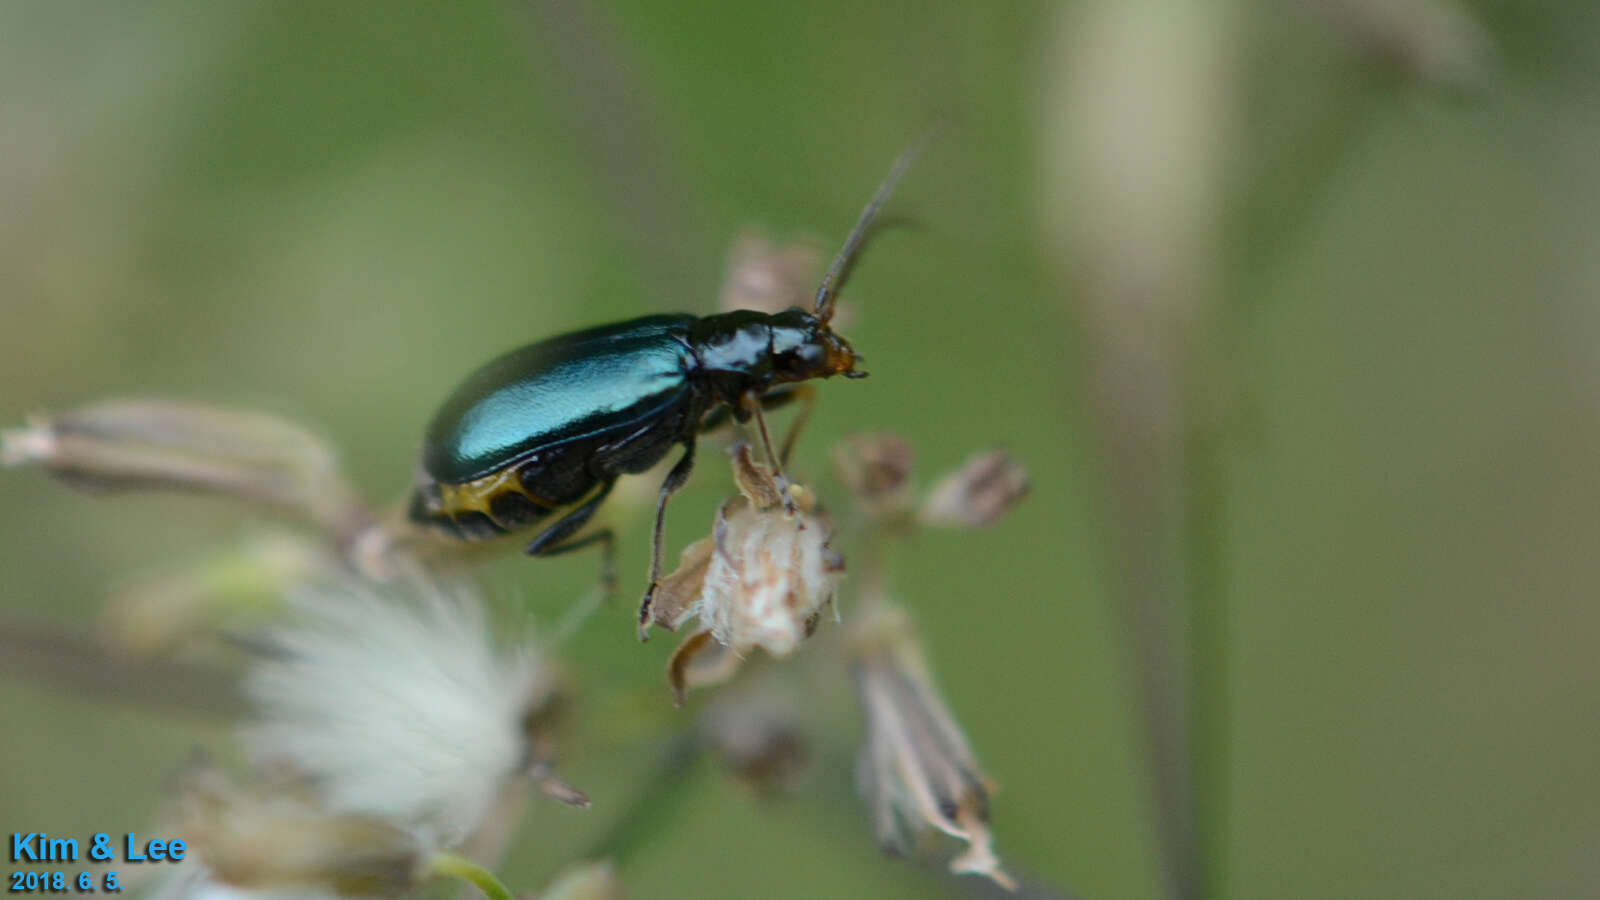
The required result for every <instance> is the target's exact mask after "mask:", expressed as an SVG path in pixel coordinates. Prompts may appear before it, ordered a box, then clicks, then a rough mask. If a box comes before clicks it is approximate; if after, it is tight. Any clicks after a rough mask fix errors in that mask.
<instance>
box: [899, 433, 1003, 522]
mask: <svg viewBox="0 0 1600 900" xmlns="http://www.w3.org/2000/svg"><path fill="white" fill-rule="evenodd" d="M1027 494H1028V470H1027V469H1024V468H1023V467H1022V464H1021V463H1019V462H1017V461H1016V460H1014V459H1012V458H1011V454H1010V453H1009V452H1007V451H1006V450H1003V449H996V450H986V451H983V452H981V453H978V454H976V455H974V456H973V457H972V458H971V459H968V460H967V461H966V463H965V464H963V465H962V467H961V468H960V469H957V470H956V471H954V472H951V473H950V474H948V475H946V476H945V477H944V478H941V479H940V480H939V483H938V484H936V485H934V487H933V490H931V491H929V492H928V498H927V499H926V500H924V501H923V503H922V509H921V510H920V512H919V513H918V518H919V519H920V520H921V521H922V522H923V523H925V524H928V525H943V526H947V527H965V528H984V527H987V526H989V525H993V524H994V523H995V522H997V521H999V519H1000V517H1001V516H1003V515H1005V514H1006V513H1007V512H1009V511H1010V510H1011V507H1013V506H1016V505H1017V503H1018V501H1020V500H1021V499H1022V498H1023V497H1025V496H1027Z"/></svg>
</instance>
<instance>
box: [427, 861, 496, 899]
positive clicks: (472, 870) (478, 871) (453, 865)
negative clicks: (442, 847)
mask: <svg viewBox="0 0 1600 900" xmlns="http://www.w3.org/2000/svg"><path fill="white" fill-rule="evenodd" d="M428 874H429V875H432V876H434V877H437V878H455V879H459V880H461V881H465V882H467V883H468V884H470V885H472V886H473V887H475V888H477V889H478V890H480V891H482V892H483V895H484V896H485V897H488V898H489V900H516V896H515V895H514V894H512V893H511V889H510V888H508V887H506V886H505V884H504V883H503V882H501V880H500V879H499V878H496V877H495V874H494V873H493V872H491V871H489V870H488V869H485V868H484V867H483V866H480V865H478V864H477V863H476V862H473V861H472V860H470V859H468V858H466V857H465V856H458V855H457V854H454V853H436V854H434V856H433V859H432V861H431V862H429V864H428Z"/></svg>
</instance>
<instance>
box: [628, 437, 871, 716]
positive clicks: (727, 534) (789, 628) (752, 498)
mask: <svg viewBox="0 0 1600 900" xmlns="http://www.w3.org/2000/svg"><path fill="white" fill-rule="evenodd" d="M733 460H734V464H733V472H734V480H735V482H736V483H737V484H738V486H739V491H740V496H738V497H734V498H733V499H731V500H729V501H727V502H726V503H724V504H723V505H722V508H721V509H719V510H717V517H716V524H715V525H714V527H713V528H712V534H711V537H709V538H703V539H701V540H699V541H696V542H695V543H693V544H690V545H689V546H688V547H686V548H685V549H684V551H683V556H682V558H681V560H680V561H679V564H678V568H677V570H676V571H674V572H673V573H672V574H671V575H668V576H667V577H666V578H665V579H664V580H663V581H662V582H661V585H660V587H659V588H658V589H657V591H656V598H655V603H654V605H653V606H652V607H651V608H650V619H649V621H650V622H654V623H655V624H658V625H661V626H662V627H664V628H667V629H672V630H675V629H677V627H678V626H679V625H681V624H683V623H684V622H685V621H686V620H688V619H689V618H691V617H695V616H698V617H699V618H700V621H701V628H700V630H698V631H696V632H694V633H693V634H690V635H689V636H688V637H687V638H685V639H684V641H683V643H681V644H679V645H678V649H677V651H676V652H674V653H673V656H672V660H671V662H670V663H669V672H670V676H671V681H672V687H673V691H674V693H675V695H676V696H677V698H678V702H679V704H680V705H681V704H682V702H683V698H684V695H685V694H686V693H687V692H688V690H689V689H690V688H691V687H695V686H699V685H707V684H715V683H717V682H720V681H724V680H726V679H727V678H728V677H731V676H732V674H733V672H734V671H736V670H737V668H738V663H739V660H740V659H741V658H742V657H743V656H744V655H745V654H747V653H749V652H750V651H751V650H753V649H755V648H757V647H759V648H761V649H762V650H765V651H766V652H767V653H769V654H771V655H772V656H775V657H780V658H781V657H784V656H788V655H789V654H790V653H793V652H794V650H795V648H797V647H798V646H799V645H800V642H801V641H803V640H805V639H806V638H808V637H810V636H811V634H812V633H813V632H815V631H816V629H817V623H818V621H819V620H820V619H821V618H822V613H823V611H824V610H825V609H826V608H827V607H829V606H831V605H832V604H833V600H834V595H835V593H836V592H837V591H838V587H839V579H840V578H841V577H842V575H843V573H844V558H843V557H842V556H840V555H839V554H838V552H836V551H835V550H834V549H833V548H832V547H830V546H829V545H828V537H829V535H830V533H831V527H830V525H829V524H828V521H827V519H826V518H824V517H823V516H822V515H821V514H820V513H819V512H818V510H817V508H816V500H815V497H814V496H813V495H812V494H811V493H810V492H809V491H807V490H806V489H804V488H803V487H799V486H793V487H791V488H790V496H792V497H793V499H794V502H795V507H796V513H795V515H792V516H791V515H789V514H787V513H786V512H785V511H784V508H783V493H782V490H781V488H780V487H779V483H778V481H777V480H776V479H775V478H774V476H773V474H772V473H771V472H770V471H769V470H768V469H767V468H766V467H764V466H761V465H758V464H757V463H755V462H754V461H753V460H752V459H751V458H750V452H749V448H748V446H747V445H744V444H740V445H739V446H738V447H736V448H735V449H734V453H733ZM647 624H648V623H647ZM713 642H714V644H715V645H717V646H718V647H720V648H721V649H720V650H714V649H712V645H713ZM708 651H710V652H708ZM697 657H698V658H697Z"/></svg>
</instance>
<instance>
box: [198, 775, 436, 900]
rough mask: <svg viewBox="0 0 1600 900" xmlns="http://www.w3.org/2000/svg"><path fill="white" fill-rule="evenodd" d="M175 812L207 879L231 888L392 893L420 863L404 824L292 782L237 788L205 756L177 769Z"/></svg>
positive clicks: (412, 882)
mask: <svg viewBox="0 0 1600 900" xmlns="http://www.w3.org/2000/svg"><path fill="white" fill-rule="evenodd" d="M177 819H178V822H177V825H176V826H175V831H176V833H178V834H182V835H184V836H185V837H186V838H187V839H188V841H189V845H190V846H191V847H192V848H193V849H194V851H195V853H196V854H197V855H198V856H199V858H200V859H201V860H202V861H203V862H204V863H205V866H206V868H207V869H208V870H209V874H208V880H211V881H216V882H220V883H222V884H226V885H230V886H232V887H236V888H245V889H249V890H281V889H291V890H293V889H301V890H306V889H309V890H318V889H320V890H325V891H328V892H331V893H333V894H336V895H338V896H341V897H395V896H400V895H402V894H405V893H407V892H409V891H411V890H412V889H413V888H415V887H416V886H417V885H418V884H419V883H420V882H421V881H422V878H423V876H424V873H425V872H426V870H427V863H428V857H429V851H428V849H427V848H426V847H425V846H424V843H423V841H421V840H420V839H418V837H417V836H416V835H414V834H412V833H410V832H408V831H406V830H405V829H402V828H399V827H397V826H395V825H392V824H390V823H388V822H386V821H384V820H382V819H379V818H377V817H374V816H366V815H358V814H352V813H331V812H328V811H327V810H326V809H322V808H320V807H318V806H317V805H316V804H315V803H314V802H313V801H311V800H310V799H309V798H307V797H306V796H305V795H304V794H302V793H300V792H297V791H294V790H273V789H269V788H267V787H266V786H259V787H251V788H240V787H237V786H235V785H233V784H231V783H230V782H229V781H228V780H227V778H226V776H224V775H223V774H222V773H221V772H220V771H218V770H217V769H216V768H214V767H212V766H209V765H205V764H197V765H195V766H192V767H191V768H190V770H189V771H187V772H185V773H184V774H183V775H181V776H180V778H179V782H178V812H177Z"/></svg>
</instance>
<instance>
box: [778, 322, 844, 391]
mask: <svg viewBox="0 0 1600 900" xmlns="http://www.w3.org/2000/svg"><path fill="white" fill-rule="evenodd" d="M860 361H861V357H860V356H859V355H858V354H857V353H856V351H855V349H854V348H852V347H851V346H850V344H849V342H847V341H846V340H845V339H844V338H842V337H840V336H839V335H837V334H835V333H834V331H833V329H832V328H830V327H828V323H827V322H824V321H823V320H821V319H819V318H817V317H816V316H814V315H812V314H811V313H809V312H806V311H805V310H803V309H800V308H799V307H794V308H791V309H786V310H784V311H783V312H781V313H778V314H777V315H775V316H773V317H772V375H773V381H774V382H776V383H784V382H793V381H808V380H810V379H812V378H829V377H831V376H834V375H843V376H845V377H846V378H864V377H866V374H867V373H866V372H860V371H857V370H856V363H858V362H860Z"/></svg>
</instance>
